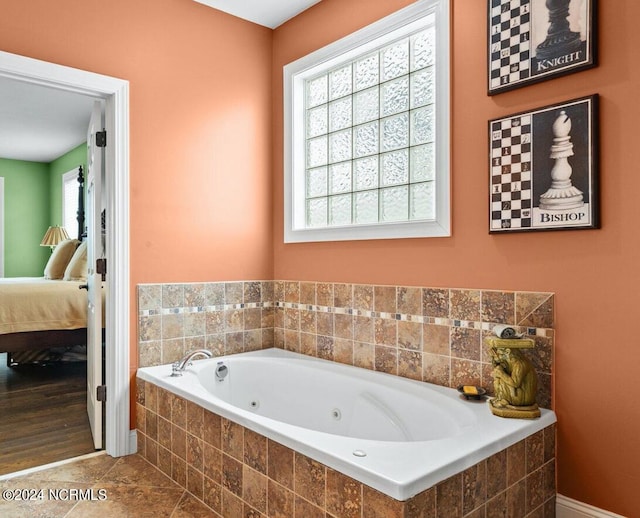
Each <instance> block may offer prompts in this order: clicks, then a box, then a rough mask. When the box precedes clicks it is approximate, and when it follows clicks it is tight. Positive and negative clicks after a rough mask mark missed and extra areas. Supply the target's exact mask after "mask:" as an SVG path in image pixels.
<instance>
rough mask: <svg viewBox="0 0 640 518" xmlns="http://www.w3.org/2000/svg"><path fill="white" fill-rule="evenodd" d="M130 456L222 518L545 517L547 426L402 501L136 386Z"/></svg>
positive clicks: (549, 499)
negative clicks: (148, 464) (135, 443)
mask: <svg viewBox="0 0 640 518" xmlns="http://www.w3.org/2000/svg"><path fill="white" fill-rule="evenodd" d="M136 410H137V412H136V414H137V422H136V428H137V434H138V451H139V453H141V454H142V455H143V456H144V457H145V458H146V459H147V460H149V461H150V462H151V463H152V464H154V465H155V466H157V467H158V468H159V469H161V470H162V471H163V472H164V473H166V474H167V475H168V476H170V477H171V478H172V479H173V480H174V481H175V482H177V483H178V484H179V485H181V486H182V487H184V488H185V489H186V490H187V491H188V492H189V493H191V494H192V495H193V496H194V497H195V498H197V499H198V500H200V501H201V502H203V503H204V504H205V505H206V506H208V507H209V508H210V509H211V510H212V515H213V516H223V517H229V518H240V517H270V518H280V517H282V518H314V517H318V518H320V517H322V518H414V517H420V518H436V517H439V518H441V517H446V518H459V517H460V518H479V517H483V518H484V517H487V518H490V517H504V516H508V517H509V518H523V517H531V518H533V517H536V518H549V517H553V516H555V493H556V489H555V433H556V432H555V425H552V426H549V427H547V428H545V429H544V430H542V431H540V432H537V433H536V434H534V435H532V436H530V437H528V438H527V439H525V440H523V441H520V442H518V443H516V444H514V445H513V446H510V447H509V448H507V449H505V450H503V451H501V452H499V453H497V454H495V455H492V456H491V457H489V458H488V459H486V460H484V461H481V462H480V463H478V464H476V465H474V466H472V467H470V468H469V469H466V470H464V471H463V472H462V473H459V474H457V475H454V476H453V477H451V478H448V479H446V480H444V481H443V482H441V483H439V484H437V485H436V486H434V487H432V488H430V489H427V490H426V491H424V492H422V493H420V494H418V495H416V496H415V497H413V498H411V499H410V500H408V501H405V502H399V501H397V500H394V499H393V498H390V497H388V496H386V495H384V494H382V493H380V492H378V491H376V490H374V489H372V488H370V487H368V486H365V485H363V484H361V483H360V482H358V481H356V480H354V479H352V478H350V477H348V476H346V475H343V474H341V473H339V472H337V471H335V470H333V469H331V468H329V467H327V466H324V465H323V464H320V463H319V462H316V461H315V460H313V459H311V458H309V457H307V456H305V455H302V454H300V453H298V452H296V451H293V450H291V449H289V448H287V447H286V446H283V445H281V444H279V443H277V442H275V441H272V440H271V439H268V438H266V437H264V436H262V435H260V434H258V433H256V432H253V431H251V430H249V429H248V428H244V427H243V426H241V425H238V424H236V423H234V422H232V421H229V420H227V419H225V418H223V417H220V416H218V415H216V414H213V413H211V412H209V411H207V410H205V409H203V408H201V407H199V406H197V405H195V404H193V403H191V402H189V401H186V400H185V399H182V398H181V397H179V396H176V395H174V394H172V393H170V392H168V391H166V390H164V389H162V388H160V387H157V386H156V385H154V384H152V383H149V382H144V381H143V380H140V379H138V382H137V392H136Z"/></svg>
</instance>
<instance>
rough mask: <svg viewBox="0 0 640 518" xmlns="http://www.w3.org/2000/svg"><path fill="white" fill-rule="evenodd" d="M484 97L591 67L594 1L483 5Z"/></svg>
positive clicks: (512, 0)
mask: <svg viewBox="0 0 640 518" xmlns="http://www.w3.org/2000/svg"><path fill="white" fill-rule="evenodd" d="M487 2H488V9H489V15H488V55H489V59H488V65H489V71H488V72H489V74H488V75H489V95H494V94H497V93H500V92H504V91H506V90H511V89H513V88H518V87H521V86H526V85H528V84H531V83H534V82H538V81H543V80H545V79H551V78H552V77H556V76H558V75H563V74H568V73H571V72H577V71H578V70H583V69H585V68H590V67H593V66H595V65H596V55H595V52H596V45H595V35H596V30H595V22H594V14H595V2H596V0H487Z"/></svg>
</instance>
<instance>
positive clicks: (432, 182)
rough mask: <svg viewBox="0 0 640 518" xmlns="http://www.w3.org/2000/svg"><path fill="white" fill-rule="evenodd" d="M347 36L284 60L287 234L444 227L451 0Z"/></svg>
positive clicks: (428, 2) (439, 230)
mask: <svg viewBox="0 0 640 518" xmlns="http://www.w3.org/2000/svg"><path fill="white" fill-rule="evenodd" d="M403 17H405V20H406V21H405V23H403V22H402V18H403ZM387 25H390V26H391V27H392V29H391V30H389V29H387ZM385 29H386V30H385ZM363 32H364V34H361V33H363ZM359 36H362V40H359ZM347 40H348V41H347V42H346V44H345V42H344V41H343V40H341V41H340V42H337V43H336V44H334V45H337V47H336V49H337V50H332V49H333V46H329V47H328V49H329V51H327V49H321V51H319V53H320V55H316V56H315V57H314V55H315V54H316V53H314V54H312V55H310V56H307V57H305V58H303V59H302V60H299V61H302V62H303V63H302V64H301V65H300V64H299V62H296V63H293V64H291V65H288V66H287V67H285V79H287V78H289V80H290V81H285V107H286V108H285V109H286V111H287V113H286V115H287V116H286V117H285V124H287V129H288V132H289V135H288V136H286V138H285V142H286V143H287V144H288V146H287V151H289V152H290V156H289V157H287V158H289V160H287V167H286V169H287V171H286V173H287V174H286V179H287V185H286V187H285V190H286V192H285V205H286V206H287V210H286V211H285V212H286V214H285V216H286V217H285V220H286V221H285V240H286V241H315V240H333V239H370V238H379V237H382V238H393V237H427V236H430V235H434V236H442V235H449V208H448V197H449V171H448V154H449V151H448V140H449V135H448V116H449V108H448V99H449V96H448V55H449V53H448V5H447V2H445V1H443V0H440V1H434V0H423V1H421V2H417V4H415V5H413V6H411V7H409V8H406V9H404V10H402V11H399V12H398V13H396V14H395V15H392V16H391V17H389V19H384V20H382V21H381V22H378V23H377V24H375V25H374V26H371V27H369V28H365V29H364V30H363V31H359V32H358V33H356V34H354V35H352V36H350V37H348V38H347ZM440 46H443V47H445V48H444V49H441V48H440ZM343 47H346V49H345V50H340V49H342V48H343ZM326 52H329V53H330V56H332V57H329V58H327V55H326ZM314 59H315V60H317V61H318V64H317V65H314V64H313V61H314ZM309 63H311V65H309ZM297 68H301V70H300V71H296V70H295V69H297ZM288 69H289V70H288ZM287 97H288V99H287Z"/></svg>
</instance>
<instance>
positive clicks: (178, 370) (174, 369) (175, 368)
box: [171, 349, 213, 377]
mask: <svg viewBox="0 0 640 518" xmlns="http://www.w3.org/2000/svg"><path fill="white" fill-rule="evenodd" d="M196 356H204V357H205V358H213V353H212V352H211V351H207V350H206V349H198V350H196V351H191V352H190V353H188V354H186V355H185V357H184V358H182V360H180V361H177V362H175V363H174V364H172V365H171V376H174V377H175V376H182V373H183V372H184V369H185V368H186V367H187V366H188V365H191V360H193V359H194V358H195V357H196Z"/></svg>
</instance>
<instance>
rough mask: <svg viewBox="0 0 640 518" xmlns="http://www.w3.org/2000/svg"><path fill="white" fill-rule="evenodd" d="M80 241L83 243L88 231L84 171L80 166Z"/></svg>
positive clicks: (78, 217) (78, 215)
mask: <svg viewBox="0 0 640 518" xmlns="http://www.w3.org/2000/svg"><path fill="white" fill-rule="evenodd" d="M76 219H77V220H78V240H79V241H83V240H84V238H85V237H86V235H87V233H86V229H85V227H84V170H83V169H82V166H78V214H77V217H76Z"/></svg>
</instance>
